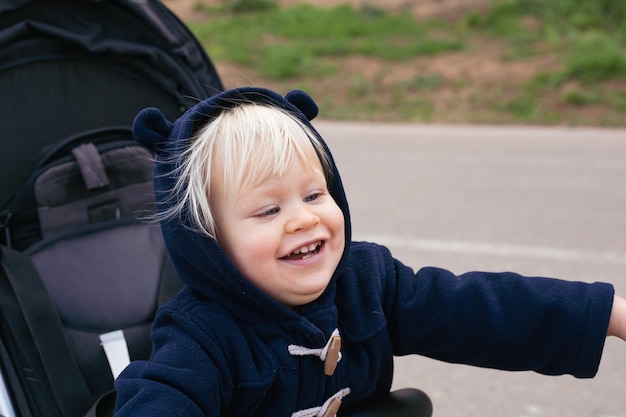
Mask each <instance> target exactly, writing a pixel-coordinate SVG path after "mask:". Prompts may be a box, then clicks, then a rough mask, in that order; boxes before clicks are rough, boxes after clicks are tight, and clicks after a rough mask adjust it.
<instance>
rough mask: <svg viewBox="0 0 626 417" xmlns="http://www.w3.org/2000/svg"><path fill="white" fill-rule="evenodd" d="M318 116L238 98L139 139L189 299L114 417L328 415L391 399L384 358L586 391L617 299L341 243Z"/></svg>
mask: <svg viewBox="0 0 626 417" xmlns="http://www.w3.org/2000/svg"><path fill="white" fill-rule="evenodd" d="M317 111H318V109H317V106H316V104H315V103H314V102H313V100H312V99H311V98H310V97H309V96H308V95H307V94H305V93H304V92H301V91H292V92H291V93H289V94H287V95H286V96H285V97H283V96H281V95H279V94H277V93H275V92H273V91H270V90H266V89H261V88H253V87H247V88H238V89H233V90H229V91H225V92H223V93H220V94H218V95H216V96H214V97H211V98H209V99H207V100H205V101H202V102H200V103H198V104H197V105H196V106H195V107H193V108H192V109H190V110H189V111H187V112H186V113H185V114H184V115H183V116H182V117H181V118H180V119H178V120H177V121H176V122H175V123H171V122H169V121H168V120H166V119H165V118H164V116H163V115H162V114H161V113H160V112H159V111H158V110H156V109H146V110H144V111H142V112H141V113H140V114H139V115H138V116H137V118H136V120H135V124H134V134H135V137H136V139H137V140H138V141H139V142H141V143H142V144H144V145H146V146H148V147H149V148H151V149H153V150H154V151H155V153H156V154H157V155H158V157H157V162H156V165H155V176H154V187H155V193H156V198H157V202H158V218H159V220H160V221H161V227H162V231H163V235H164V238H165V242H166V244H167V248H168V251H169V254H170V256H171V258H172V261H173V263H174V265H175V267H176V270H177V272H178V274H179V276H180V277H181V279H182V280H183V281H184V282H185V284H186V285H187V288H186V289H185V290H183V291H182V292H181V293H180V294H179V295H178V296H177V297H176V298H175V299H174V300H172V301H171V302H170V303H168V304H167V305H165V306H164V307H163V308H162V309H161V310H160V311H159V312H158V313H157V317H156V319H155V322H154V327H153V331H152V338H153V353H152V357H151V359H150V360H149V361H136V362H133V363H131V364H130V365H129V366H128V367H127V368H126V370H125V371H124V372H123V373H122V375H121V376H120V377H119V378H118V380H117V381H116V389H117V407H116V414H115V415H116V417H130V416H155V415H160V416H185V417H195V416H210V417H217V416H228V417H238V416H257V417H258V416H271V417H282V416H293V417H304V416H320V417H321V416H332V415H334V414H335V413H336V412H337V410H338V409H339V406H340V405H341V408H340V410H341V411H340V413H342V412H344V411H346V410H349V409H350V408H351V407H353V406H355V405H358V404H359V403H362V402H364V401H366V400H371V399H376V398H378V397H383V396H385V395H386V394H387V393H388V391H389V389H390V387H391V382H392V378H393V357H394V355H407V354H420V355H425V356H428V357H432V358H436V359H439V360H444V361H448V362H455V363H464V364H470V365H475V366H481V367H491V368H497V369H503V370H533V371H536V372H539V373H543V374H548V375H557V374H564V373H568V374H572V375H574V376H576V377H581V378H587V377H593V376H594V375H595V373H596V372H597V370H598V366H599V363H600V358H601V356H602V349H603V346H604V341H605V338H606V336H607V335H617V336H619V337H621V338H622V339H624V338H626V301H625V300H624V299H622V298H621V297H617V296H615V295H614V290H613V287H612V286H611V285H610V284H606V283H593V284H587V283H582V282H571V281H563V280H556V279H551V278H528V277H523V276H520V275H517V274H514V273H498V274H495V273H483V272H471V273H467V274H464V275H461V276H455V275H454V274H452V273H451V272H449V271H446V270H443V269H439V268H434V267H427V268H422V269H420V270H419V271H417V272H415V271H414V270H413V269H411V268H410V267H408V266H405V265H403V264H402V263H401V262H400V261H398V260H396V259H395V258H393V256H392V255H391V253H390V252H389V250H388V249H386V248H385V247H383V246H380V245H378V244H375V243H368V242H352V241H351V229H350V216H349V210H348V204H347V201H346V196H345V193H344V189H343V186H342V183H341V178H340V176H339V172H338V169H337V166H336V165H335V163H334V161H333V158H332V155H331V153H330V151H329V149H328V147H327V145H326V143H325V142H324V140H323V139H322V138H321V136H320V135H319V134H318V133H317V132H316V130H315V129H314V128H313V126H312V125H311V124H310V120H312V119H313V118H314V117H315V116H316V115H317Z"/></svg>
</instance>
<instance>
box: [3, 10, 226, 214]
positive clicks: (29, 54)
mask: <svg viewBox="0 0 626 417" xmlns="http://www.w3.org/2000/svg"><path fill="white" fill-rule="evenodd" d="M222 89H223V87H222V84H221V81H220V79H219V77H218V75H217V73H216V70H215V68H214V66H213V64H212V63H211V61H210V59H209V58H208V56H207V55H206V54H205V53H204V51H203V49H202V47H201V46H200V45H199V44H198V42H197V40H196V39H195V37H193V35H191V34H190V32H189V30H188V29H187V28H186V27H185V26H184V25H183V24H182V23H181V22H180V20H178V18H177V17H176V16H174V15H173V14H172V13H171V12H169V10H167V9H166V8H165V6H163V5H162V4H160V3H159V2H157V1H142V2H137V1H131V0H110V1H95V0H40V1H34V0H17V1H16V0H0V91H2V93H1V94H0V107H1V108H2V111H1V113H0V114H1V115H0V126H1V127H0V129H1V132H2V136H1V139H0V140H2V144H3V151H2V152H1V153H0V155H1V156H0V158H1V159H0V205H2V204H3V203H5V202H6V201H7V200H8V199H9V198H11V196H12V195H13V194H14V193H15V192H16V190H17V188H18V187H19V184H20V183H21V182H22V181H23V180H24V179H25V176H26V175H27V173H28V172H29V170H30V169H31V168H32V166H33V164H34V161H35V160H36V154H37V152H38V150H39V149H41V148H42V147H44V146H45V145H46V144H49V143H53V142H56V141H58V140H61V139H62V138H64V137H66V136H68V135H71V134H73V133H75V132H79V131H83V130H87V129H92V128H96V127H100V126H109V125H126V126H128V125H130V124H131V123H132V120H133V117H134V115H135V114H136V113H137V112H138V111H139V110H141V109H142V108H144V107H149V106H155V107H159V108H161V109H162V110H163V111H164V113H165V114H166V115H167V116H168V117H171V118H176V117H178V116H179V115H180V114H182V112H183V111H184V110H185V109H186V108H187V107H189V106H190V105H192V104H193V103H194V102H195V101H196V100H199V99H203V98H206V97H208V96H211V95H213V94H215V93H216V92H219V91H221V90H222Z"/></svg>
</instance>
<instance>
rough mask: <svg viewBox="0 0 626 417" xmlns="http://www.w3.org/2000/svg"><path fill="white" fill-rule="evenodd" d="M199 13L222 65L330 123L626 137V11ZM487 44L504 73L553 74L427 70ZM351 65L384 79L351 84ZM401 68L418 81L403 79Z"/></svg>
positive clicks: (583, 0) (267, 7)
mask: <svg viewBox="0 0 626 417" xmlns="http://www.w3.org/2000/svg"><path fill="white" fill-rule="evenodd" d="M197 8H198V9H199V10H202V12H204V13H205V16H206V18H205V19H202V20H201V21H197V22H190V23H189V26H190V28H191V29H192V31H193V32H194V33H195V34H196V36H197V37H198V38H199V39H200V40H201V42H202V43H203V45H204V46H205V47H206V49H207V51H208V52H209V54H210V56H211V58H212V59H213V60H214V61H215V62H220V63H229V64H232V65H234V66H237V68H243V69H244V71H250V72H254V73H255V74H259V77H261V79H263V80H267V83H269V84H271V85H270V87H274V88H284V89H290V88H303V89H307V90H308V91H311V92H312V93H313V95H314V97H316V98H318V100H320V101H321V104H322V106H323V107H322V110H323V115H324V117H327V118H338V119H353V120H389V121H418V122H431V121H442V122H452V123H454V122H469V123H520V124H568V125H578V124H593V125H598V126H615V127H626V116H625V115H624V110H625V107H626V2H624V1H620V0H577V1H576V0H558V1H557V0H554V1H550V2H545V1H543V0H499V1H495V0H494V1H493V3H492V5H491V7H490V8H489V9H488V10H486V11H485V10H482V11H474V12H470V13H468V14H467V15H465V16H464V17H462V18H459V19H455V20H454V21H450V20H448V21H439V20H434V19H433V20H417V19H416V18H414V17H413V16H412V15H411V14H409V13H402V12H398V13H391V12H389V11H386V10H383V9H380V8H376V7H373V6H367V7H363V8H358V9H356V8H352V7H349V6H345V5H344V6H336V7H332V8H319V7H314V6H311V5H306V4H299V5H296V6H292V7H287V8H281V7H279V6H278V4H277V3H276V1H274V0H223V1H222V2H221V3H220V5H219V6H218V7H207V6H204V5H203V3H201V2H200V1H199V2H198V3H197ZM482 45H496V47H497V48H500V49H499V50H501V54H500V57H499V60H500V63H501V65H502V68H509V67H507V64H508V65H516V64H520V63H524V62H534V61H537V60H541V59H545V60H549V61H550V62H553V63H555V64H553V65H551V66H549V68H548V69H545V68H542V67H541V66H538V67H537V68H536V69H533V71H532V73H529V74H528V77H526V79H523V80H515V81H514V80H507V79H506V77H500V78H504V80H502V79H500V80H497V81H493V82H490V80H489V79H488V75H487V74H486V75H485V80H479V81H477V80H476V79H475V78H476V77H474V78H473V79H472V78H470V77H464V76H463V74H460V75H458V74H457V75H456V78H451V76H450V75H449V74H445V73H442V72H441V71H442V70H441V68H440V69H439V70H437V69H433V68H431V67H430V65H431V64H432V62H433V61H434V59H435V58H436V57H443V56H452V55H454V54H465V55H463V56H466V55H467V56H471V55H472V54H473V53H478V52H480V48H481V47H482ZM349 58H358V59H361V60H364V61H363V62H368V63H372V66H373V65H374V64H375V65H378V67H379V68H380V69H379V70H377V71H366V68H365V67H364V68H362V69H363V71H361V72H360V73H357V74H354V73H351V74H348V73H346V68H344V65H345V62H347V61H346V60H347V59H349ZM393 68H408V69H410V71H409V70H407V71H405V72H406V75H404V76H397V75H396V76H395V77H394V76H393V71H392V69H393ZM444 69H445V68H444ZM479 73H480V71H479ZM329 90H330V91H332V94H329V93H328V91H329ZM319 97H321V99H320V98H319ZM324 109H325V110H324Z"/></svg>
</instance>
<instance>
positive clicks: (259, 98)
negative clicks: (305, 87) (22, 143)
mask: <svg viewBox="0 0 626 417" xmlns="http://www.w3.org/2000/svg"><path fill="white" fill-rule="evenodd" d="M250 102H255V103H259V104H264V105H268V106H273V107H278V108H282V109H286V110H288V111H289V112H291V113H292V114H293V115H295V117H297V118H298V119H300V120H301V121H302V122H303V123H305V124H306V125H307V126H309V128H310V129H311V131H312V132H313V133H314V134H315V135H317V137H318V138H319V139H320V142H321V143H322V144H323V146H324V149H325V150H326V152H327V154H328V158H329V161H330V164H331V167H332V178H330V179H329V180H328V181H329V184H328V189H329V192H330V194H331V196H332V197H333V198H334V200H335V201H336V203H337V205H338V206H339V208H340V209H341V211H342V212H343V215H344V220H345V242H346V246H345V249H344V253H343V257H342V261H341V262H340V263H339V267H338V268H337V270H336V271H335V274H334V276H333V278H332V280H331V282H330V284H329V286H328V288H327V289H326V291H325V292H324V294H322V295H321V296H320V297H319V298H318V299H317V300H315V301H313V302H312V303H310V304H309V305H308V306H303V307H302V310H301V311H302V312H304V311H305V310H306V309H314V310H315V309H317V308H320V307H323V306H325V305H328V304H332V302H333V299H334V293H335V280H336V277H337V275H338V273H339V271H340V270H341V268H342V265H343V263H344V259H345V257H346V253H347V252H348V249H349V242H350V234H351V230H350V218H349V211H348V203H347V201H346V196H345V193H344V189H343V185H342V183H341V179H340V176H339V172H338V170H337V167H336V165H335V162H334V160H333V158H332V155H331V153H330V150H329V149H328V147H327V145H326V142H325V141H324V140H323V139H322V137H321V136H320V135H319V133H318V132H317V131H316V130H315V129H314V128H313V126H312V125H311V124H310V120H312V119H313V118H314V117H315V116H317V112H318V108H317V105H316V104H315V102H314V101H313V99H312V98H311V97H310V96H309V95H308V94H306V93H304V92H303V91H299V90H295V91H291V92H290V93H288V94H287V95H286V96H285V97H283V96H281V95H280V94H278V93H276V92H273V91H271V90H267V89H261V88H256V87H245V88H236V89H232V90H228V91H225V92H222V93H219V94H217V95H215V96H213V97H210V98H208V99H206V100H204V101H202V102H199V103H198V104H196V105H195V106H194V107H192V108H191V109H189V110H188V111H187V112H185V113H184V114H183V115H182V116H181V117H180V118H179V119H178V120H176V121H175V122H174V123H172V122H170V121H169V120H167V119H166V118H165V116H163V114H162V113H161V112H160V111H159V110H158V109H155V108H147V109H144V110H142V111H141V112H140V113H139V114H138V115H137V117H136V118H135V121H134V124H133V135H134V137H135V139H136V140H137V141H138V142H140V143H141V144H142V145H144V146H146V147H148V148H149V149H151V150H152V151H153V152H154V153H155V154H156V163H155V168H154V191H155V197H156V201H157V208H158V210H160V211H163V210H165V209H167V208H168V207H169V206H168V205H169V204H171V201H168V200H170V199H169V198H168V197H169V196H171V194H170V192H171V190H172V189H173V187H174V184H175V183H176V178H175V173H176V164H177V162H175V161H176V160H177V158H176V157H177V156H179V155H180V154H181V152H184V151H185V150H186V149H187V147H188V146H189V142H190V139H191V138H193V137H194V134H195V133H196V132H197V131H198V129H199V128H200V127H202V126H204V125H205V124H206V123H210V122H211V120H212V119H213V118H214V117H216V116H217V115H218V114H219V113H220V112H222V111H223V110H224V109H228V108H233V107H236V106H240V105H242V104H245V103H250ZM185 221H186V220H185V219H184V216H182V217H181V218H180V219H179V218H176V219H169V220H166V221H162V222H161V229H162V232H163V236H164V238H165V243H166V246H167V250H168V252H169V254H170V257H171V259H172V262H173V264H174V266H175V268H176V271H177V272H178V274H179V276H180V278H181V279H182V281H183V282H184V283H185V284H186V285H187V286H188V287H190V288H191V289H193V290H195V291H197V292H199V293H201V294H202V295H203V296H205V297H208V298H209V299H213V300H216V301H219V302H220V303H221V304H223V305H224V306H225V307H226V308H227V309H228V310H229V311H231V312H232V313H233V314H235V315H237V316H239V318H240V319H242V320H246V321H260V320H265V319H268V320H275V319H276V318H277V316H276V314H280V315H285V314H295V313H293V312H292V311H291V310H290V309H288V308H287V307H285V306H283V305H282V304H280V303H279V302H277V301H275V300H273V299H271V298H270V297H269V296H267V295H265V294H264V293H263V292H262V291H261V290H259V289H258V288H257V287H256V286H255V285H253V284H252V283H251V282H250V281H248V280H247V279H246V278H245V277H244V276H243V275H242V274H241V273H240V272H239V271H238V270H237V269H236V268H235V266H234V265H233V264H232V263H231V262H230V261H229V259H228V258H227V256H226V254H225V253H224V251H223V250H222V249H221V248H220V246H219V245H218V244H217V242H216V241H215V240H214V239H212V238H210V237H208V236H206V235H203V234H201V233H198V232H194V231H192V230H191V228H190V225H188V224H187V225H185V224H182V222H185Z"/></svg>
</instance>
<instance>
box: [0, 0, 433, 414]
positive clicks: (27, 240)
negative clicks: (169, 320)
mask: <svg viewBox="0 0 626 417" xmlns="http://www.w3.org/2000/svg"><path fill="white" fill-rule="evenodd" d="M222 90H223V86H222V83H221V80H220V78H219V76H218V74H217V72H216V70H215V68H214V66H213V64H212V62H211V60H210V58H209V57H208V56H207V55H206V53H205V52H204V50H203V49H202V47H201V46H200V44H199V43H198V41H197V40H196V39H195V37H194V36H193V35H192V34H191V33H190V32H189V30H188V29H187V28H186V26H185V25H184V24H183V23H182V22H181V21H180V20H179V19H178V18H177V17H176V16H175V15H174V14H172V13H171V12H170V11H169V10H168V9H167V8H166V7H165V6H164V5H162V4H161V3H160V2H159V1H156V0H144V1H136V0H54V1H52V0H0V91H2V94H0V106H1V108H2V111H0V126H2V127H1V128H0V129H1V131H2V145H3V152H2V153H1V154H0V262H1V264H0V416H3V417H82V416H96V417H110V416H112V414H113V407H114V400H115V392H114V389H113V382H114V379H115V377H116V376H117V375H118V374H119V372H120V371H121V370H122V369H123V368H124V367H125V365H126V364H127V363H128V362H129V361H131V360H134V359H146V358H148V357H149V355H150V350H151V342H150V337H149V332H150V325H151V322H152V319H153V317H154V314H155V312H156V310H157V309H158V307H159V306H160V305H162V304H163V303H165V302H166V301H168V300H169V299H170V298H171V297H173V296H174V295H175V294H176V293H177V292H178V291H179V290H180V289H181V288H182V283H181V282H180V281H179V280H178V277H177V276H176V274H175V272H174V270H173V267H172V266H171V264H170V262H169V258H168V256H167V253H166V251H165V246H164V243H163V241H162V237H161V234H160V230H159V228H158V226H157V225H154V224H149V223H146V222H143V221H142V218H143V217H145V215H146V214H149V213H150V210H152V209H153V207H152V204H151V203H153V195H152V162H151V158H152V155H151V154H150V153H149V152H148V151H147V150H146V149H145V148H143V147H141V146H140V145H138V144H137V143H136V142H134V141H133V140H132V135H131V131H130V126H131V124H132V121H133V119H134V116H135V115H136V114H137V113H138V112H139V111H140V110H141V109H143V108H145V107H150V106H153V107H158V108H159V109H161V111H162V112H163V113H164V115H166V116H167V117H168V119H170V120H173V119H176V118H177V117H178V116H180V115H181V114H182V113H183V112H184V111H185V110H186V109H187V108H189V107H191V106H192V105H193V104H194V103H195V102H196V101H197V100H198V99H202V98H206V97H209V96H211V95H213V94H215V93H217V92H220V91H222ZM138 295H141V296H138ZM431 412H432V405H431V403H430V400H429V399H428V397H427V396H426V395H425V394H423V393H422V392H421V391H417V390H400V391H397V392H394V393H392V395H391V396H390V397H389V398H388V399H385V400H384V401H382V402H380V403H377V404H375V405H373V406H371V407H367V409H365V408H364V409H363V410H361V411H357V412H356V414H354V415H355V416H359V417H370V416H371V417H374V416H376V417H378V416H382V415H386V416H396V417H402V416H407V417H408V416H412V417H422V416H429V415H430V414H431Z"/></svg>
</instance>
